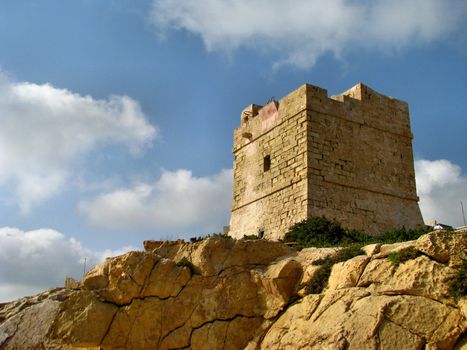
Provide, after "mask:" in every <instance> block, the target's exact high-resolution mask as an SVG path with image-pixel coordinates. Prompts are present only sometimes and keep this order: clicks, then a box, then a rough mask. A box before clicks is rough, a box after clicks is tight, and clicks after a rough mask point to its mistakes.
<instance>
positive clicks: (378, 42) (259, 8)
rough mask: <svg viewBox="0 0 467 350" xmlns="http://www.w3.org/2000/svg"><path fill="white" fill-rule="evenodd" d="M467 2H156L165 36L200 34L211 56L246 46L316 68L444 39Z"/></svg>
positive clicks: (461, 21) (460, 22) (460, 21)
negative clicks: (325, 59)
mask: <svg viewBox="0 0 467 350" xmlns="http://www.w3.org/2000/svg"><path fill="white" fill-rule="evenodd" d="M466 15H467V3H466V2H465V1H463V0H411V1H406V0H374V1H367V0H360V1H352V0H327V1H320V0H289V1H282V0H198V1H191V0H153V10H152V16H151V18H152V21H153V23H154V24H155V25H156V26H157V27H158V28H159V29H160V30H161V32H164V31H167V30H170V29H175V30H186V31H188V32H191V33H194V34H196V35H199V36H200V37H201V38H202V40H203V42H204V44H205V46H206V48H207V50H209V51H220V50H226V51H232V50H235V49H237V48H239V47H241V46H245V47H250V48H253V49H260V50H267V51H270V52H273V53H275V54H277V55H278V57H279V61H278V62H276V64H278V65H281V64H284V63H285V64H293V65H297V66H299V67H302V68H309V67H311V66H312V65H313V64H314V63H315V61H316V60H317V59H318V58H319V57H320V56H321V55H323V54H325V53H328V52H330V53H333V54H334V55H336V56H341V55H342V54H343V53H345V52H347V51H349V50H352V49H361V48H370V49H372V48H375V47H377V48H381V49H383V50H388V49H389V50H391V51H392V50H399V49H401V48H404V47H406V46H408V45H414V44H423V43H427V42H431V41H434V40H440V39H443V38H445V37H446V36H447V35H449V34H451V33H453V32H455V31H456V30H459V29H461V27H462V26H464V25H465V18H466Z"/></svg>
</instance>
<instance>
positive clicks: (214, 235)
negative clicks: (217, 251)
mask: <svg viewBox="0 0 467 350" xmlns="http://www.w3.org/2000/svg"><path fill="white" fill-rule="evenodd" d="M211 237H218V238H225V239H232V237H230V236H229V235H227V234H225V233H221V232H217V233H216V232H215V233H209V234H207V235H205V236H195V237H191V238H190V242H191V243H196V242H201V241H204V240H205V239H208V238H211Z"/></svg>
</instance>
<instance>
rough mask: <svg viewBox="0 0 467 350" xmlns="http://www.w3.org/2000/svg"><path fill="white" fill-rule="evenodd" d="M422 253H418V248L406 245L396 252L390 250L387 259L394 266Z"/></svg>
mask: <svg viewBox="0 0 467 350" xmlns="http://www.w3.org/2000/svg"><path fill="white" fill-rule="evenodd" d="M421 255H422V253H420V252H419V251H418V250H416V249H415V248H414V247H408V248H405V249H401V250H399V251H397V252H391V253H389V255H388V260H389V261H390V262H392V263H393V265H394V266H396V267H397V266H399V264H401V263H403V262H405V261H407V260H412V259H415V258H418V257H419V256H421Z"/></svg>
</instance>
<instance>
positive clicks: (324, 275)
mask: <svg viewBox="0 0 467 350" xmlns="http://www.w3.org/2000/svg"><path fill="white" fill-rule="evenodd" d="M358 255H365V252H364V251H362V250H361V247H360V245H358V244H352V245H349V246H348V247H346V248H344V249H342V250H340V251H339V252H338V253H337V254H336V255H335V256H333V257H328V258H326V259H322V260H317V261H315V262H314V263H313V265H321V267H320V269H319V270H318V271H316V272H315V274H314V275H313V277H312V278H311V280H310V282H309V283H308V285H307V286H306V288H305V291H306V293H307V294H319V293H321V292H322V291H323V289H324V288H325V287H326V284H327V283H328V280H329V276H330V275H331V271H332V267H333V265H334V264H337V263H340V262H344V261H347V260H349V259H352V258H354V257H356V256H358Z"/></svg>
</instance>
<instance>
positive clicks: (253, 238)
mask: <svg viewBox="0 0 467 350" xmlns="http://www.w3.org/2000/svg"><path fill="white" fill-rule="evenodd" d="M242 239H244V240H256V239H260V238H259V236H258V235H244V236H243V237H242Z"/></svg>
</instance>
